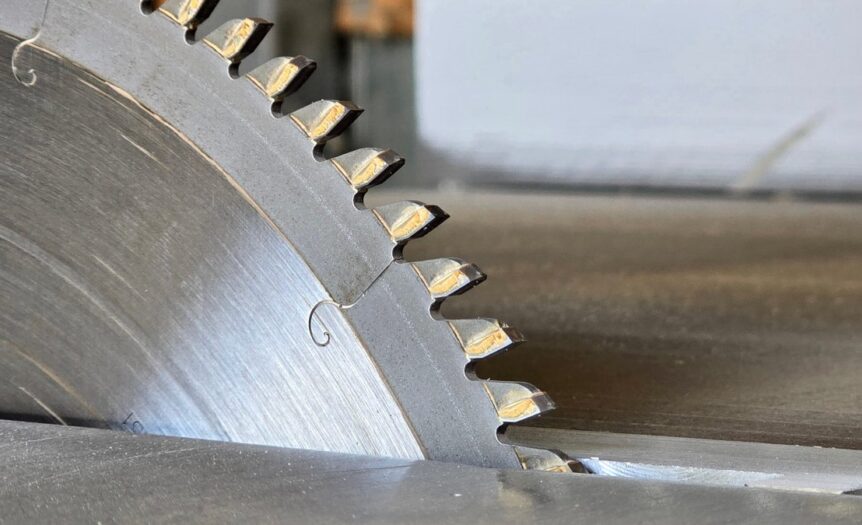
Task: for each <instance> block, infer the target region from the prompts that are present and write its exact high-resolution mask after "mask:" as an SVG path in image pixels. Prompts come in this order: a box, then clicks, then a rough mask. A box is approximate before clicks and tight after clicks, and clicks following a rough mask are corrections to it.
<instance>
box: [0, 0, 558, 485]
mask: <svg viewBox="0 0 862 525" xmlns="http://www.w3.org/2000/svg"><path fill="white" fill-rule="evenodd" d="M22 3H23V2H22ZM22 3H19V4H22ZM213 6H214V2H208V1H200V0H170V1H168V2H166V3H164V4H163V5H161V7H159V8H158V9H156V10H155V12H153V13H151V14H149V16H143V15H142V14H141V9H140V6H139V5H138V3H137V2H133V1H121V0H115V1H109V2H106V1H95V0H90V1H72V0H51V2H50V5H49V7H48V9H47V11H46V16H45V19H44V21H43V22H42V24H41V28H40V29H39V33H38V38H37V39H36V40H35V41H34V42H25V44H26V45H22V39H24V38H26V37H27V36H29V35H22V34H18V33H20V30H17V32H16V29H15V27H16V26H14V25H13V24H11V23H10V24H9V27H6V21H7V20H14V19H15V17H16V15H18V14H19V9H20V8H21V6H20V5H16V3H15V2H11V3H10V2H6V3H3V4H0V15H2V16H0V20H2V21H3V22H0V31H3V33H0V35H2V36H0V62H2V63H6V64H9V63H10V62H11V61H12V59H13V55H14V54H15V51H16V50H17V51H18V53H17V56H15V57H14V58H15V60H16V61H17V63H16V64H15V65H16V66H20V69H19V70H21V71H29V70H31V69H32V71H33V72H34V73H35V74H36V75H37V76H36V78H35V80H36V81H35V82H34V83H33V85H32V86H27V85H24V83H22V82H20V81H19V80H16V78H15V77H13V76H12V75H8V76H5V77H3V78H2V80H0V92H2V93H3V94H4V96H3V99H2V103H0V112H2V123H3V124H2V130H0V133H2V134H3V140H2V145H0V177H2V178H0V185H2V195H0V201H2V212H0V257H2V260H3V266H2V270H0V272H2V273H0V277H2V280H0V286H2V287H3V294H2V299H0V337H2V339H0V344H2V349H0V369H2V370H4V374H3V378H4V379H5V381H2V382H0V411H2V412H4V413H6V414H19V415H20V414H44V415H46V417H50V418H52V419H55V420H57V421H60V422H63V423H69V424H86V425H97V426H111V427H115V428H122V429H127V430H132V431H143V432H148V433H157V434H168V435H179V436H191V437H205V438H211V439H219V440H228V441H241V442H249V443H261V444H268V445H277V446H285V447H296V448H310V449H317V450H331V451H340V452H352V453H361V454H374V455H383V456H393V457H401V458H429V459H439V460H445V461H456V462H462V463H470V464H477V465H483V466H497V467H500V466H519V465H520V466H524V467H529V468H545V469H551V470H564V469H565V468H566V467H567V463H566V462H565V461H563V460H560V459H559V458H557V457H556V456H555V455H554V454H551V453H546V452H545V451H539V450H530V449H523V448H518V447H512V446H509V445H505V444H502V443H500V442H499V440H498V430H499V429H500V427H501V426H504V425H506V424H509V423H514V422H518V421H522V420H524V419H526V418H530V417H534V416H536V415H538V414H540V413H541V412H543V411H545V410H548V409H550V408H552V403H551V402H550V400H549V399H548V398H547V397H546V396H545V395H544V394H543V393H542V392H540V391H538V390H536V389H535V388H534V387H532V386H530V385H526V384H520V383H503V382H493V381H479V380H476V379H475V378H472V377H470V376H469V374H468V373H467V371H468V370H469V368H470V365H471V363H472V362H473V361H474V360H476V359H480V358H483V357H486V356H487V355H490V354H492V353H494V352H497V351H500V350H504V349H505V348H506V347H508V346H509V345H510V344H512V343H514V342H517V340H518V334H517V332H515V331H514V330H513V329H511V328H509V327H508V326H506V325H505V324H503V323H500V322H497V321H493V320H484V319H475V320H446V319H442V318H440V316H439V315H437V314H436V310H437V308H438V307H439V304H440V303H441V302H442V301H443V300H444V299H445V298H446V297H449V296H451V295H454V294H457V293H461V292H463V291H466V290H467V289H469V288H470V287H471V286H473V285H474V284H476V283H478V282H480V281H481V280H483V279H484V275H483V274H482V273H481V272H480V271H479V270H478V269H477V268H475V267H474V266H472V265H470V264H468V263H464V262H463V261H460V260H457V259H435V260H430V261H421V262H412V263H408V262H404V261H401V260H400V259H395V258H396V257H397V255H398V254H399V253H400V247H401V246H402V245H403V244H404V243H405V242H407V241H408V240H409V239H411V238H414V237H417V236H420V235H423V234H425V233H426V232H427V231H428V230H430V229H431V228H433V226H435V225H436V224H438V223H439V222H441V221H442V220H443V219H444V218H445V215H444V214H443V213H442V211H440V210H439V209H437V208H435V207H432V206H425V205H422V204H421V203H415V202H403V203H395V204H391V205H387V206H382V207H379V208H375V209H372V210H369V209H364V207H363V206H362V205H361V196H362V194H363V193H364V191H365V190H366V189H367V188H369V187H370V186H372V185H373V184H375V183H377V182H380V181H382V180H383V179H385V178H386V177H388V176H389V175H391V173H392V172H393V171H394V170H395V169H397V168H398V167H400V165H401V164H402V163H403V161H402V160H401V159H400V158H399V157H398V156H397V155H395V154H394V153H392V152H390V151H387V150H378V149H373V148H368V149H363V150H358V151H355V152H352V153H349V154H347V155H343V156H340V157H336V158H334V159H327V158H325V157H324V156H323V154H322V147H323V145H324V144H325V143H326V141H327V140H329V139H331V138H333V137H335V136H337V135H338V134H339V133H340V132H341V131H343V130H344V129H345V128H346V127H347V126H348V125H349V124H350V122H352V120H353V119H355V118H356V116H358V114H359V112H360V110H359V109H358V108H357V107H356V106H354V105H353V104H351V103H346V102H338V101H320V102H317V103H314V104H312V105H310V106H306V107H304V108H301V109H299V110H297V111H294V112H293V113H290V114H286V115H285V114H282V113H281V111H280V107H281V102H282V100H283V99H284V97H285V96H287V95H289V93H290V92H291V91H293V90H295V89H296V88H297V87H298V84H301V82H302V80H304V78H305V77H307V75H308V74H310V72H311V71H312V70H313V65H312V64H313V63H312V62H311V61H310V60H308V59H305V58H304V57H277V58H273V59H272V60H270V61H268V62H266V63H265V64H264V65H262V66H260V67H259V68H257V69H255V70H253V71H251V72H249V73H248V74H246V75H244V76H243V77H242V78H231V77H236V76H237V72H238V71H239V65H240V62H241V61H242V60H243V59H244V58H245V57H247V56H248V55H249V54H250V53H251V52H253V51H254V47H255V46H256V45H257V44H258V43H259V42H260V41H261V39H262V38H263V36H264V35H265V33H266V31H267V29H268V28H269V24H268V23H266V22H264V21H262V20H259V19H253V18H249V19H243V20H234V21H230V22H227V23H226V24H224V25H223V26H221V27H220V28H218V29H216V30H215V31H213V32H212V33H210V34H208V35H204V36H199V35H194V32H195V29H196V28H197V26H198V25H199V24H200V23H201V22H202V21H203V19H204V18H205V17H206V16H207V15H208V14H209V13H210V12H211V11H212V7H213ZM145 7H146V6H145ZM144 11H145V12H146V11H147V9H144ZM20 25H21V24H20V23H18V27H20ZM183 33H185V36H186V38H185V39H184V38H183ZM195 39H196V40H197V42H196V43H194V44H192V45H188V44H187V43H186V40H188V41H192V40H195ZM321 301H329V303H325V304H323V305H321V307H319V308H318V309H317V310H316V312H317V315H315V316H314V317H312V318H311V319H309V315H310V314H311V312H312V310H313V309H314V307H315V305H317V304H319V303H320V302H321ZM333 305H336V306H333ZM337 305H350V308H339V307H338V306H337ZM309 321H311V323H310V325H309ZM309 326H311V333H310V332H309ZM315 329H317V330H320V331H323V330H326V331H327V332H328V339H329V340H328V344H325V345H323V346H321V345H320V344H319V343H320V340H319V339H317V337H318V336H320V334H319V333H318V334H315V333H314V331H315Z"/></svg>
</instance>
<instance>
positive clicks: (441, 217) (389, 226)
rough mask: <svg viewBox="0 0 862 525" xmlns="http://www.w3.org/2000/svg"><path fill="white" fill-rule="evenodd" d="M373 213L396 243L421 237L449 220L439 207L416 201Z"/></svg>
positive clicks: (392, 205) (383, 207)
mask: <svg viewBox="0 0 862 525" xmlns="http://www.w3.org/2000/svg"><path fill="white" fill-rule="evenodd" d="M372 211H373V212H374V215H376V216H377V219H378V220H379V221H380V223H381V224H383V226H384V227H385V228H386V230H387V231H388V232H389V237H390V238H391V239H392V240H393V241H395V242H396V243H400V242H404V241H406V240H408V239H415V238H417V237H421V236H423V235H425V234H426V233H428V232H429V231H431V230H433V229H434V228H435V227H437V226H438V225H439V224H440V223H442V222H443V221H445V220H446V219H448V218H449V215H447V214H446V212H444V211H443V210H441V209H440V208H438V207H437V206H429V205H426V204H422V203H421V202H415V201H404V202H396V203H393V204H387V205H385V206H379V207H377V208H374V209H373V210H372Z"/></svg>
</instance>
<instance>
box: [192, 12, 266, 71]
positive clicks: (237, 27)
mask: <svg viewBox="0 0 862 525" xmlns="http://www.w3.org/2000/svg"><path fill="white" fill-rule="evenodd" d="M271 28H272V24H271V23H270V22H267V21H266V20H262V19H260V18H243V19H237V20H231V21H229V22H225V23H224V24H222V25H221V27H219V28H218V29H216V30H215V31H213V32H212V33H210V34H208V35H207V36H206V37H204V39H203V42H204V44H206V45H207V46H208V47H209V48H210V49H212V50H213V51H215V52H216V53H218V54H219V55H220V56H221V57H222V58H224V59H225V60H227V61H228V62H231V63H236V62H239V61H240V60H242V59H243V58H245V57H247V56H248V55H250V54H251V53H252V52H253V51H254V50H255V48H256V47H257V46H258V44H260V43H261V41H262V40H263V37H265V36H266V34H267V33H268V32H269V30H270V29H271Z"/></svg>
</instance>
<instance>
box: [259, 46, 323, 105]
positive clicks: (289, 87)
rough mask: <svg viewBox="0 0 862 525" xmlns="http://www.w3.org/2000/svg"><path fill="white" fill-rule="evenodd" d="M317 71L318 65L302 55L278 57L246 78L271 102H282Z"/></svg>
mask: <svg viewBox="0 0 862 525" xmlns="http://www.w3.org/2000/svg"><path fill="white" fill-rule="evenodd" d="M315 69H317V63H316V62H315V61H314V60H311V59H310V58H307V57H304V56H302V55H300V56H295V57H276V58H273V59H271V60H269V61H267V62H265V63H264V64H262V65H260V66H258V67H256V68H255V69H254V70H252V71H251V72H249V73H248V74H247V75H246V78H248V80H249V81H250V82H251V83H252V84H254V86H255V87H257V88H258V89H259V90H261V91H262V92H263V94H264V95H266V96H267V97H268V98H269V99H270V100H273V101H276V100H281V99H283V98H284V97H286V96H288V95H290V94H291V93H294V92H296V90H297V89H299V88H300V87H301V86H302V84H303V83H304V82H305V81H306V80H307V79H308V77H309V76H311V74H312V73H313V72H314V70H315Z"/></svg>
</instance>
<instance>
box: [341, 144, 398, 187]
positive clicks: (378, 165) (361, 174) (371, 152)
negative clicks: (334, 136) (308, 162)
mask: <svg viewBox="0 0 862 525" xmlns="http://www.w3.org/2000/svg"><path fill="white" fill-rule="evenodd" d="M330 162H332V164H333V165H334V166H335V168H336V169H337V170H338V171H339V173H341V174H342V175H343V176H344V178H345V179H347V182H349V183H350V185H351V186H353V189H355V190H357V191H359V190H364V189H367V188H370V187H371V186H376V185H378V184H380V183H382V182H384V181H385V180H386V179H388V178H389V177H391V176H392V174H393V173H395V172H396V171H398V170H399V169H400V168H401V166H403V165H404V159H403V158H402V157H401V156H400V155H398V154H397V153H395V152H394V151H392V150H389V149H379V148H362V149H358V150H356V151H351V152H350V153H345V154H344V155H340V156H338V157H335V158H334V159H332V160H331V161H330Z"/></svg>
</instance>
